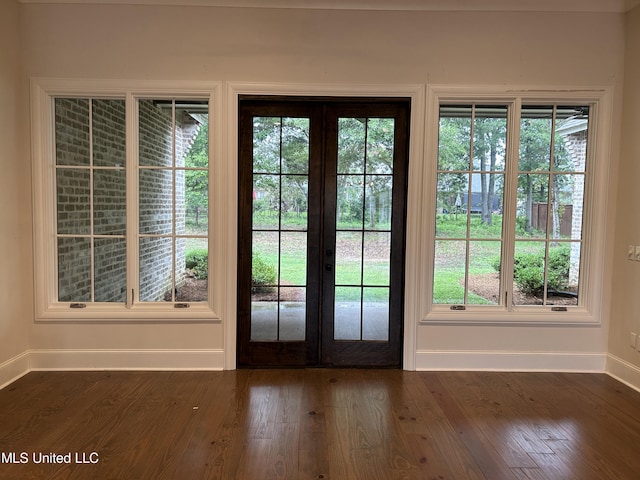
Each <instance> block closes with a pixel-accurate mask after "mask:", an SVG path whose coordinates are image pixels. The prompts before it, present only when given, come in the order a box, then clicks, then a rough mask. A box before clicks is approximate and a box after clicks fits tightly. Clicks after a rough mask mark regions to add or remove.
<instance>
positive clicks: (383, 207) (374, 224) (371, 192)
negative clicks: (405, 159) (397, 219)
mask: <svg viewBox="0 0 640 480" xmlns="http://www.w3.org/2000/svg"><path fill="white" fill-rule="evenodd" d="M392 188H393V176H391V175H367V177H366V186H365V204H366V209H367V211H366V213H365V215H366V222H365V230H391V210H392V209H391V207H392V203H393V196H392Z"/></svg>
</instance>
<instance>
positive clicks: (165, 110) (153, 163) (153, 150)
mask: <svg viewBox="0 0 640 480" xmlns="http://www.w3.org/2000/svg"><path fill="white" fill-rule="evenodd" d="M138 108H139V113H138V114H139V127H138V137H139V138H138V155H139V164H140V166H144V167H170V166H172V165H173V139H174V138H173V136H174V132H173V120H172V103H171V102H170V101H159V100H158V101H155V100H140V101H139V102H138Z"/></svg>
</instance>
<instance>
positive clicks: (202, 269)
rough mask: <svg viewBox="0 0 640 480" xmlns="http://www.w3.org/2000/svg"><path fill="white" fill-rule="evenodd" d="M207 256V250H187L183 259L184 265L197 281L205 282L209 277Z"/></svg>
mask: <svg viewBox="0 0 640 480" xmlns="http://www.w3.org/2000/svg"><path fill="white" fill-rule="evenodd" d="M208 262H209V254H208V253H207V250H204V249H195V250H189V251H188V252H187V255H186V258H185V265H186V267H187V268H189V269H190V270H191V271H193V274H194V275H195V277H196V278H197V279H198V280H205V279H206V278H207V277H208V275H209V266H208V265H209V263H208Z"/></svg>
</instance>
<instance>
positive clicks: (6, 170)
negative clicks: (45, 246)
mask: <svg viewBox="0 0 640 480" xmlns="http://www.w3.org/2000/svg"><path fill="white" fill-rule="evenodd" d="M18 20H19V9H18V4H17V2H16V1H14V0H8V1H5V2H0V45H2V48H0V146H1V148H0V169H1V172H2V174H0V205H1V206H2V208H0V252H2V254H1V258H0V305H2V308H1V309H0V386H2V385H3V384H4V383H6V382H8V381H9V380H11V379H13V378H14V377H15V376H17V375H19V374H20V373H23V372H24V368H25V366H26V364H27V363H26V362H27V359H26V356H24V355H23V354H24V353H25V352H26V351H27V349H28V342H27V325H28V324H29V322H30V320H31V319H32V317H33V314H32V311H33V303H32V300H33V295H32V287H31V284H32V283H33V282H32V280H33V278H32V275H31V270H32V264H31V251H30V245H31V226H30V225H31V213H30V210H31V199H30V187H29V182H30V173H29V172H30V163H29V158H28V156H27V155H25V152H24V151H22V150H21V148H20V144H19V136H21V134H22V132H21V131H20V129H19V126H18V124H19V122H20V118H21V117H24V116H26V112H22V111H21V110H20V109H19V100H20V98H21V96H22V92H23V91H24V89H23V88H21V83H20V81H21V80H22V76H21V73H20V50H19V44H20V42H19V38H20V36H19V30H18V25H19V21H18ZM23 113H24V114H25V115H23Z"/></svg>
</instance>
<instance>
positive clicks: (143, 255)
mask: <svg viewBox="0 0 640 480" xmlns="http://www.w3.org/2000/svg"><path fill="white" fill-rule="evenodd" d="M36 93H40V100H41V103H40V108H41V111H40V112H39V113H40V115H38V118H36V119H34V123H35V124H37V126H39V127H40V128H39V132H36V133H40V137H41V138H50V139H51V142H42V143H41V144H39V145H43V146H42V147H40V146H39V145H38V148H37V149H35V150H36V153H39V154H38V155H34V160H35V162H36V163H35V166H36V168H35V172H36V173H35V179H36V182H40V183H41V185H42V187H43V188H42V189H41V192H38V195H36V197H37V198H36V208H37V211H38V212H39V215H38V216H37V218H40V220H41V222H40V224H39V226H38V228H37V235H36V243H37V245H38V247H39V248H38V251H39V252H41V253H42V257H41V258H39V260H42V261H43V262H44V265H43V266H42V279H41V280H40V281H39V284H38V287H39V288H38V301H39V306H40V310H39V317H40V318H61V317H64V318H67V317H72V318H76V317H77V318H118V317H120V316H121V317H122V318H125V317H127V318H130V317H134V318H138V317H140V318H173V317H174V316H179V317H186V318H189V317H196V318H211V316H212V311H211V308H210V296H211V295H210V293H209V292H210V289H209V285H208V277H209V183H210V182H209V180H210V179H209V171H210V168H209V103H210V97H211V93H210V92H208V93H206V92H201V93H199V94H196V95H191V94H189V95H186V94H172V93H169V94H167V95H156V94H153V95H146V94H144V92H143V91H142V92H141V93H136V94H134V93H132V92H131V91H122V92H119V93H114V92H113V91H109V92H107V93H106V94H95V93H92V94H91V95H84V94H82V93H77V92H74V93H73V94H70V93H68V92H63V93H58V92H45V91H44V90H40V91H39V92H38V91H36ZM47 144H48V145H51V146H50V147H49V148H47V147H46V145H47ZM47 165H50V166H51V168H47ZM46 238H51V239H52V240H53V241H52V242H46V241H45V239H46ZM36 268H38V266H36ZM178 309H179V310H178ZM178 311H180V313H179V314H178V313H176V312H178ZM163 312H164V313H163Z"/></svg>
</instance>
